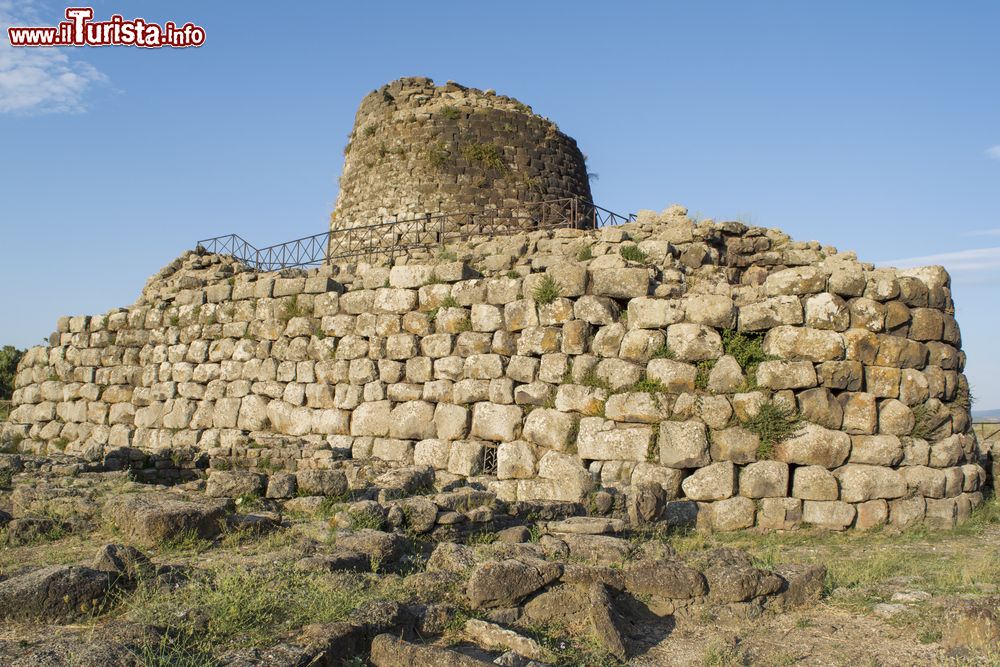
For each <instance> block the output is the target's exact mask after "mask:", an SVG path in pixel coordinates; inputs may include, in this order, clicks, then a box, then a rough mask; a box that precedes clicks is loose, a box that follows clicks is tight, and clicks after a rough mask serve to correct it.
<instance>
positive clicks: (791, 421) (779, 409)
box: [741, 400, 799, 460]
mask: <svg viewBox="0 0 1000 667" xmlns="http://www.w3.org/2000/svg"><path fill="white" fill-rule="evenodd" d="M741 423H742V425H743V428H745V429H747V430H748V431H750V432H751V433H754V434H756V436H757V437H758V438H760V446H759V447H758V448H757V458H758V459H761V460H763V459H769V458H771V456H772V455H773V453H774V446H775V445H776V444H778V443H779V442H781V441H782V440H785V439H786V438H789V437H791V436H792V435H794V434H795V433H796V432H797V431H798V430H799V418H798V416H797V415H795V414H794V413H793V412H792V411H791V410H790V409H789V408H786V407H784V406H782V405H779V404H777V403H775V402H774V401H773V400H769V401H767V402H765V403H764V404H763V405H761V406H760V410H758V411H757V414H756V415H754V416H753V417H750V418H749V419H746V420H745V421H742V422H741Z"/></svg>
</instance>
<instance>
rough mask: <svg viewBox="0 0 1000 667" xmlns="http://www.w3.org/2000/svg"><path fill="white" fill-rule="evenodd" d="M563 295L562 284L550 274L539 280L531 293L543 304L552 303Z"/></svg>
mask: <svg viewBox="0 0 1000 667" xmlns="http://www.w3.org/2000/svg"><path fill="white" fill-rule="evenodd" d="M561 295H562V285H560V284H559V282H558V281H557V280H556V279H555V278H553V277H552V276H550V275H548V274H546V275H545V276H544V277H543V278H542V279H541V280H540V281H538V285H536V286H535V289H534V291H532V293H531V296H532V297H534V299H535V301H536V302H537V303H540V304H542V305H545V304H549V303H552V302H553V301H555V300H556V299H558V298H559V297H560V296H561Z"/></svg>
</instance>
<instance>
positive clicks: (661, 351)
mask: <svg viewBox="0 0 1000 667" xmlns="http://www.w3.org/2000/svg"><path fill="white" fill-rule="evenodd" d="M651 358H652V359H675V358H676V357H675V355H674V351H673V350H671V349H670V346H669V345H667V343H666V341H664V342H663V344H662V345H660V347H658V348H656V350H654V351H653V356H652V357H651Z"/></svg>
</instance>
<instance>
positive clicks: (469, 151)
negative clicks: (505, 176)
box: [461, 143, 508, 172]
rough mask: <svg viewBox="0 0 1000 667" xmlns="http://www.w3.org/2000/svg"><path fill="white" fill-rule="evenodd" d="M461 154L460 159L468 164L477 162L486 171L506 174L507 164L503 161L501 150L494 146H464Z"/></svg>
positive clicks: (488, 144)
mask: <svg viewBox="0 0 1000 667" xmlns="http://www.w3.org/2000/svg"><path fill="white" fill-rule="evenodd" d="M461 152H462V157H464V158H465V159H466V160H468V161H469V162H478V163H479V164H481V165H483V167H485V168H487V169H494V170H496V171H499V172H506V171H507V169H508V167H507V163H506V162H504V160H503V150H501V149H500V147H499V146H497V145H496V144H492V143H487V144H479V143H476V144H465V145H464V146H462V150H461Z"/></svg>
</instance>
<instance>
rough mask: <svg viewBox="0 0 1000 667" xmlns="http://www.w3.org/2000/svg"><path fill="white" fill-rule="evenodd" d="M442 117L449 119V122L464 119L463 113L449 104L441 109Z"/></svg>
mask: <svg viewBox="0 0 1000 667" xmlns="http://www.w3.org/2000/svg"><path fill="white" fill-rule="evenodd" d="M441 117H442V118H447V119H448V120H458V119H459V118H461V117H462V112H461V111H459V110H458V107H454V106H451V105H450V104H449V105H448V106H446V107H444V108H443V109H441Z"/></svg>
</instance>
